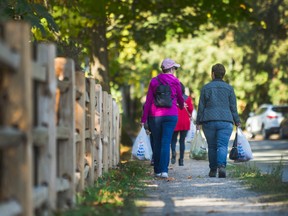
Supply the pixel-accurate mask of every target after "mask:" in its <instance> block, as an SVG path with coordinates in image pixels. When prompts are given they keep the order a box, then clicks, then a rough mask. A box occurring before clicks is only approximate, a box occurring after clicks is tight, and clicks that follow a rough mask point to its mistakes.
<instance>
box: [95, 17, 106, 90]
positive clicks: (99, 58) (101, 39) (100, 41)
mask: <svg viewBox="0 0 288 216" xmlns="http://www.w3.org/2000/svg"><path fill="white" fill-rule="evenodd" d="M105 23H106V19H105V20H104V19H103V20H102V22H100V23H98V24H96V26H95V28H94V30H93V32H92V40H91V41H92V43H93V44H92V54H93V63H92V65H91V72H92V74H93V77H94V78H95V79H97V80H98V81H99V84H101V86H102V88H103V90H104V91H107V92H108V93H110V86H109V81H110V79H109V60H108V51H107V38H106V24H105Z"/></svg>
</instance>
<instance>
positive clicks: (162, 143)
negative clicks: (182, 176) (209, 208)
mask: <svg viewBox="0 0 288 216" xmlns="http://www.w3.org/2000/svg"><path fill="white" fill-rule="evenodd" d="M179 67H180V65H179V64H177V63H176V62H175V61H173V60H172V59H169V58H167V59H164V60H163V62H162V64H161V69H162V73H160V74H159V75H158V76H157V77H154V78H152V79H151V81H150V84H149V89H148V93H147V96H146V102H145V105H144V109H143V115H142V118H141V122H142V125H143V126H144V127H145V129H149V130H150V131H151V136H152V139H153V143H154V148H153V158H154V173H155V176H156V177H161V178H168V166H169V162H170V143H171V139H172V134H173V132H174V129H175V126H176V123H177V120H178V106H179V108H180V109H183V106H184V99H183V96H182V90H181V85H180V81H179V80H178V78H177V77H175V76H174V73H175V71H176V70H177V68H179ZM158 79H159V80H160V82H161V83H165V84H168V85H169V86H170V88H171V99H172V106H171V107H159V106H156V105H155V102H154V100H155V95H156V89H157V87H158V86H159V81H158ZM177 104H178V106H177ZM148 116H149V117H148ZM148 118H149V120H148Z"/></svg>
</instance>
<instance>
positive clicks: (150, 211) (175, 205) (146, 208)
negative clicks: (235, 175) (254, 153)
mask: <svg viewBox="0 0 288 216" xmlns="http://www.w3.org/2000/svg"><path fill="white" fill-rule="evenodd" d="M176 161H177V160H176ZM208 172H209V167H208V161H196V160H192V159H190V158H189V155H188V153H186V154H185V160H184V166H178V163H176V164H174V165H170V167H169V178H168V179H159V178H153V180H151V181H149V182H147V184H148V187H147V188H146V189H145V193H146V194H147V197H145V198H142V199H140V200H137V203H138V204H139V205H140V206H142V207H141V209H142V214H141V215H142V216H148V215H149V216H150V215H153V216H154V215H159V216H160V215H161V216H162V215H163V216H172V215H183V216H184V215H185V216H187V215H199V216H200V215H212V216H214V215H225V216H226V215H227V216H228V215H233V216H235V215H236V216H238V215H249V216H251V215H252V216H254V215H257V216H258V215H259V216H260V215H261V216H262V215H264V216H265V215H273V216H283V215H288V206H287V204H286V206H285V205H284V204H283V203H261V202H260V200H261V198H262V196H261V194H258V193H255V192H253V191H249V190H248V189H247V188H245V187H244V186H243V184H241V182H240V181H238V180H236V179H232V178H229V177H227V178H224V179H223V178H218V177H216V178H209V177H208ZM228 174H229V173H228ZM150 175H153V167H151V173H150Z"/></svg>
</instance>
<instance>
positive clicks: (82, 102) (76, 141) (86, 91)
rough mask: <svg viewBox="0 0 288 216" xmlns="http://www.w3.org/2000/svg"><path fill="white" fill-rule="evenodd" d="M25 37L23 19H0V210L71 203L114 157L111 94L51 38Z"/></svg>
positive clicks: (115, 120)
mask: <svg viewBox="0 0 288 216" xmlns="http://www.w3.org/2000/svg"><path fill="white" fill-rule="evenodd" d="M30 40H31V37H30V26H29V25H28V24H26V23H22V22H12V21H11V22H7V23H4V24H1V25H0V215H1V216H6V215H7V216H8V215H9V216H10V215H24V216H31V215H38V214H41V215H42V214H50V213H51V212H52V211H54V210H56V209H61V208H67V207H71V206H73V204H75V195H76V193H77V192H81V191H83V189H84V188H85V187H86V186H90V185H92V184H93V183H94V181H95V180H96V179H97V178H98V177H100V176H101V175H102V173H103V172H107V171H108V169H109V168H114V167H115V166H116V165H117V164H118V163H119V160H120V157H119V154H120V153H119V152H120V151H119V150H120V147H119V142H120V131H121V119H120V114H119V109H118V106H117V104H116V102H115V100H113V98H112V96H111V95H110V94H108V93H107V92H105V91H102V88H101V85H99V84H96V83H95V80H94V79H92V78H86V77H85V75H84V73H83V72H78V71H75V67H74V62H73V60H72V59H67V58H60V57H58V58H57V57H56V47H55V45H53V44H39V45H37V47H34V49H32V45H31V43H30V42H29V41H30Z"/></svg>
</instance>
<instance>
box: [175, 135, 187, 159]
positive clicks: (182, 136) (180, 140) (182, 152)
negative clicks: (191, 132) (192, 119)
mask: <svg viewBox="0 0 288 216" xmlns="http://www.w3.org/2000/svg"><path fill="white" fill-rule="evenodd" d="M179 133H180V138H179V144H180V159H184V152H185V138H186V136H187V133H188V131H187V130H182V131H174V133H173V136H172V141H171V151H172V152H175V149H176V143H177V137H178V134H179Z"/></svg>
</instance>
